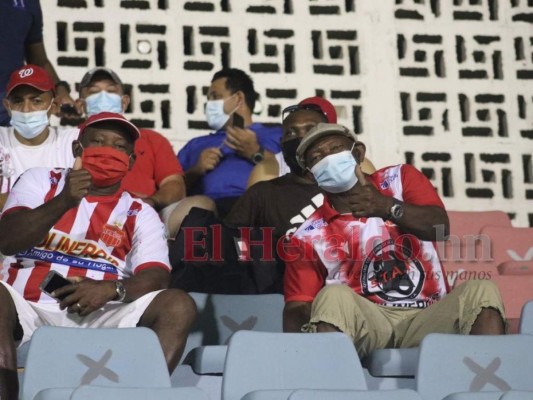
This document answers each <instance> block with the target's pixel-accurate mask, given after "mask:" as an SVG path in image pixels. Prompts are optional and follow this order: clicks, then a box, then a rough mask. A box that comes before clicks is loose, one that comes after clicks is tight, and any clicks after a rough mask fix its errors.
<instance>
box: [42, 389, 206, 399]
mask: <svg viewBox="0 0 533 400" xmlns="http://www.w3.org/2000/svg"><path fill="white" fill-rule="evenodd" d="M70 399H71V400H95V399H98V400H149V399H151V400H180V399H181V400H209V397H208V396H207V394H205V393H204V392H203V391H202V390H200V389H198V388H195V387H181V388H117V387H103V386H82V387H80V388H78V389H76V390H75V391H74V392H73V393H72V397H71V398H70ZM43 400H44V399H43ZM50 400H53V399H52V398H50Z"/></svg>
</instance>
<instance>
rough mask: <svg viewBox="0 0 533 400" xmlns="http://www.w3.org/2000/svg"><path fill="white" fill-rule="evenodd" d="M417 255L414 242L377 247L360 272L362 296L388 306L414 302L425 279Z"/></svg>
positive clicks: (416, 244)
mask: <svg viewBox="0 0 533 400" xmlns="http://www.w3.org/2000/svg"><path fill="white" fill-rule="evenodd" d="M413 247H416V248H413ZM416 254H420V249H419V242H418V241H416V240H413V241H406V242H405V243H403V242H402V243H395V242H394V240H392V239H388V240H384V241H383V242H381V243H379V244H377V245H376V246H375V247H374V248H373V249H372V251H371V252H370V254H369V255H368V256H367V257H366V259H365V260H364V262H363V265H362V268H361V285H362V289H363V291H364V293H366V294H373V295H376V296H378V297H379V298H381V299H383V300H385V301H388V302H395V301H402V300H404V301H405V300H412V299H415V298H416V297H417V296H418V295H419V294H420V292H421V290H422V287H423V285H424V280H425V275H426V274H425V271H424V268H423V266H422V263H421V262H420V260H418V259H417V258H416Z"/></svg>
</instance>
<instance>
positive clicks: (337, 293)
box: [317, 285, 354, 303]
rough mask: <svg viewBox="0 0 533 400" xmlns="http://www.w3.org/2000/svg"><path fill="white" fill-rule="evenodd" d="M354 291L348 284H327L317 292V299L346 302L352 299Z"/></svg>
mask: <svg viewBox="0 0 533 400" xmlns="http://www.w3.org/2000/svg"><path fill="white" fill-rule="evenodd" d="M353 297H354V292H353V290H352V288H350V287H349V286H348V285H327V286H325V287H323V288H322V289H321V290H320V292H318V295H317V299H321V300H323V301H335V302H341V303H342V302H346V301H350V300H353Z"/></svg>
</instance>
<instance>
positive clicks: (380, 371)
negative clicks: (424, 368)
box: [363, 347, 418, 377]
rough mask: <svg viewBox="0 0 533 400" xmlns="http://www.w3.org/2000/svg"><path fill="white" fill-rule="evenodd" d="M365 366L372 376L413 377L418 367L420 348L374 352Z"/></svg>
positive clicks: (366, 360)
mask: <svg viewBox="0 0 533 400" xmlns="http://www.w3.org/2000/svg"><path fill="white" fill-rule="evenodd" d="M363 365H364V366H365V367H366V368H367V369H368V372H369V373H370V375H372V376H390V377H394V376H398V377H399V376H402V377H413V376H415V374H416V368H417V365H418V347H413V348H410V349H378V350H374V351H373V352H372V353H370V354H369V355H368V357H366V359H365V360H364V361H363Z"/></svg>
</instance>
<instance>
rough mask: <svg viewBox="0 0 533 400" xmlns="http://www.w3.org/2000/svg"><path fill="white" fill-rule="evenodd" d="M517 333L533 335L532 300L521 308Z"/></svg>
mask: <svg viewBox="0 0 533 400" xmlns="http://www.w3.org/2000/svg"><path fill="white" fill-rule="evenodd" d="M518 332H519V333H527V334H528V335H533V300H531V301H528V302H527V303H526V304H524V307H523V308H522V312H521V314H520V325H519V328H518Z"/></svg>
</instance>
